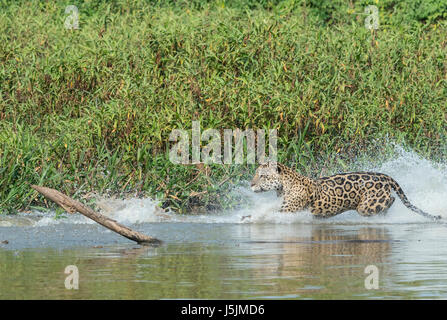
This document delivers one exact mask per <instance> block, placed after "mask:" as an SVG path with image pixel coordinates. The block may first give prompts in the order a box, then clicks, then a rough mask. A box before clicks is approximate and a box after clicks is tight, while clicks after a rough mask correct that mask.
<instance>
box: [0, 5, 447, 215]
mask: <svg viewBox="0 0 447 320" xmlns="http://www.w3.org/2000/svg"><path fill="white" fill-rule="evenodd" d="M310 2H312V1H310ZM363 2H364V1H363ZM269 3H270V2H269ZM269 3H264V2H261V5H255V4H253V3H252V2H251V1H246V2H244V1H234V2H223V1H211V2H206V1H194V2H191V3H190V4H187V2H182V1H180V2H172V3H170V2H166V3H164V2H163V3H157V2H154V1H124V0H123V1H112V2H102V1H83V2H76V1H75V3H74V4H75V5H77V6H78V8H79V11H80V17H79V18H80V21H79V22H80V29H79V30H66V29H65V28H64V20H65V19H66V17H67V16H68V15H66V14H65V13H64V9H65V6H66V3H65V2H63V1H34V2H32V3H28V2H20V1H18V2H7V1H2V2H0V7H1V8H2V10H0V41H1V43H2V45H1V46H0V66H1V67H0V83H1V85H0V97H1V100H0V211H3V212H10V213H13V212H15V211H16V210H28V209H30V208H33V207H36V206H38V207H42V206H51V204H49V203H46V202H45V200H44V199H43V198H42V197H41V196H39V195H37V194H36V193H35V192H34V191H31V190H30V188H29V184H30V183H33V184H42V185H45V186H48V187H53V188H57V189H59V190H61V191H62V192H65V193H67V194H70V195H74V197H75V198H80V197H82V196H85V195H88V194H90V193H92V192H96V193H101V194H120V195H125V194H132V195H136V196H150V197H154V198H157V199H159V200H161V203H162V205H163V206H164V207H170V208H172V209H174V210H176V211H178V212H180V213H185V212H192V211H209V210H215V209H220V208H222V207H225V206H227V207H228V206H234V205H237V204H238V203H239V202H240V199H238V197H237V196H235V195H234V194H232V193H231V192H230V191H231V190H232V186H233V185H235V184H239V183H243V182H244V181H245V180H246V179H248V178H249V177H250V174H252V173H253V169H254V167H253V166H251V165H242V166H241V165H224V166H223V165H205V166H200V165H199V166H196V165H175V164H172V163H171V162H170V161H169V159H168V156H167V154H168V151H169V147H170V144H169V134H170V133H171V131H172V130H173V129H176V128H179V129H186V130H188V131H189V132H190V130H191V123H192V121H193V120H199V121H200V124H201V127H202V130H204V129H206V128H215V129H236V128H240V129H245V128H252V129H257V128H261V129H266V130H268V129H272V128H277V129H278V138H279V139H278V152H279V159H280V160H282V161H284V162H288V163H291V164H293V165H295V166H297V168H299V169H300V170H301V171H303V172H305V173H307V174H315V173H316V172H317V171H318V170H319V168H320V167H321V166H330V165H331V163H337V161H339V160H337V159H345V160H344V161H345V162H346V161H348V162H349V161H350V159H353V155H354V154H359V153H361V152H362V151H363V150H366V149H368V148H369V146H370V144H371V141H373V140H377V139H381V138H382V137H388V139H391V140H393V141H399V142H403V143H405V144H406V145H408V146H410V147H411V148H413V149H414V150H416V151H417V152H419V153H421V154H423V155H425V156H427V157H437V156H440V155H441V156H442V152H443V151H445V145H446V144H445V141H446V136H447V126H446V121H447V116H446V114H447V112H446V111H447V99H446V98H447V59H446V54H447V50H446V45H447V37H446V35H447V33H446V22H445V21H444V20H442V19H437V20H436V21H432V20H430V21H429V22H430V24H427V23H425V24H424V23H417V24H415V23H408V24H393V19H391V18H389V19H384V21H385V25H381V29H379V30H377V31H373V32H371V31H370V30H367V29H365V27H364V23H363V17H361V16H358V15H357V16H356V15H353V14H348V13H347V12H348V11H349V10H351V11H352V10H354V11H355V10H357V11H359V10H360V9H359V8H360V7H358V6H357V7H354V8H348V7H346V8H345V7H340V8H338V9H337V10H338V11H336V12H335V13H333V14H331V15H327V14H326V15H324V17H323V18H321V17H320V16H319V15H316V14H313V11H315V8H317V9H318V7H312V6H309V5H308V6H303V5H301V2H300V1H285V2H273V4H271V3H270V4H269ZM360 3H362V2H360ZM356 5H358V4H356ZM320 9H322V8H320ZM360 12H361V11H360ZM430 12H431V11H430ZM386 14H387V12H385V13H382V12H381V15H386ZM438 16H439V15H436V17H438ZM376 145H377V144H376ZM348 169H349V168H348Z"/></svg>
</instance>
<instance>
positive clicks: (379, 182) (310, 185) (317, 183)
mask: <svg viewBox="0 0 447 320" xmlns="http://www.w3.org/2000/svg"><path fill="white" fill-rule="evenodd" d="M251 188H252V190H253V191H255V192H262V191H269V190H276V191H277V194H278V196H280V195H283V197H284V200H283V203H282V205H281V211H282V212H296V211H300V210H303V209H306V208H309V209H310V211H311V213H312V214H313V215H314V216H316V217H323V218H326V217H332V216H335V215H337V214H339V213H342V212H344V211H347V210H357V212H358V213H359V214H360V215H362V216H372V215H377V214H380V213H384V212H386V210H387V209H388V208H389V207H391V205H392V204H393V203H394V200H395V198H394V197H393V196H391V191H392V190H394V191H395V192H396V194H397V195H398V197H399V198H400V199H401V201H402V202H403V204H404V205H405V206H406V207H407V208H409V209H411V210H412V211H414V212H416V213H418V214H420V215H422V216H424V217H427V218H430V219H434V220H437V219H440V218H441V217H440V216H433V215H430V214H428V213H426V212H424V211H422V210H421V209H419V208H417V207H415V206H414V205H412V204H411V203H410V202H409V201H408V199H407V197H406V195H405V194H404V192H403V190H402V188H401V187H400V186H399V184H398V183H397V182H396V181H395V180H394V179H393V178H391V177H390V176H388V175H386V174H383V173H376V172H351V173H342V174H336V175H333V176H330V177H323V178H319V179H311V178H308V177H305V176H302V175H300V174H298V173H297V172H295V171H293V170H292V169H290V168H288V167H286V166H284V165H283V164H280V163H276V164H274V163H269V164H261V165H260V166H259V167H258V169H257V170H256V173H255V176H254V177H253V180H252V182H251Z"/></svg>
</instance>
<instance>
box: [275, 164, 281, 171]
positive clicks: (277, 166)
mask: <svg viewBox="0 0 447 320" xmlns="http://www.w3.org/2000/svg"><path fill="white" fill-rule="evenodd" d="M276 172H277V173H281V172H282V168H281V167H280V166H279V165H278V163H277V164H276Z"/></svg>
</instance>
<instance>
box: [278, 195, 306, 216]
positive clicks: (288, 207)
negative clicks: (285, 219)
mask: <svg viewBox="0 0 447 320" xmlns="http://www.w3.org/2000/svg"><path fill="white" fill-rule="evenodd" d="M306 207H307V203H306V201H305V200H304V199H302V198H299V197H294V198H289V197H287V196H285V197H284V200H283V203H282V205H281V209H280V212H297V211H302V210H304V209H306Z"/></svg>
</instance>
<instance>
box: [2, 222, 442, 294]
mask: <svg viewBox="0 0 447 320" xmlns="http://www.w3.org/2000/svg"><path fill="white" fill-rule="evenodd" d="M138 226H139V229H140V230H141V229H143V231H144V232H146V233H148V234H151V235H155V236H159V235H161V234H163V239H166V242H165V243H164V244H163V245H162V246H160V247H156V248H150V247H139V246H137V245H134V244H132V243H131V242H126V241H125V240H124V241H123V240H122V239H120V238H118V239H119V244H116V241H117V240H116V238H115V237H114V236H113V235H111V234H110V233H108V232H107V231H104V230H103V229H97V227H96V226H95V225H83V226H82V228H81V229H79V230H76V228H74V227H73V225H65V226H64V225H63V224H62V225H58V226H57V227H56V228H55V227H54V226H52V227H51V229H48V230H40V231H41V232H40V233H35V234H32V232H34V229H36V228H28V229H26V228H25V229H21V230H22V232H21V234H22V235H23V234H25V233H24V232H23V231H24V230H28V231H30V232H31V234H32V236H33V237H34V238H33V240H35V241H36V242H39V238H40V237H45V234H46V235H47V236H48V234H49V233H50V232H49V231H50V230H51V232H55V233H56V234H59V235H61V234H63V237H62V238H59V239H58V240H57V241H55V242H54V244H56V243H58V244H60V245H59V246H58V245H55V246H52V248H51V249H48V248H36V247H35V248H29V249H24V247H26V246H25V245H24V244H23V243H18V244H17V246H18V247H17V248H16V247H15V244H14V243H15V242H19V240H18V239H19V237H17V238H14V234H17V232H16V230H13V228H11V227H9V228H0V229H1V230H0V232H1V237H2V238H3V237H9V239H11V241H10V243H9V244H3V245H1V246H0V261H1V265H0V298H2V299H24V298H25V299H44V298H48V299H109V298H113V299H162V298H168V299H170V298H214V299H243V298H297V299H304V298H313V299H334V298H336V299H345V298H353V299H365V298H443V299H445V298H447V281H446V280H447V268H446V262H447V259H446V258H447V241H446V240H447V228H445V227H442V226H438V225H436V224H400V225H358V226H356V225H344V224H316V225H312V224H305V225H303V224H289V225H284V224H282V225H278V224H277V225H272V224H200V223H190V224H189V223H164V224H163V223H158V224H144V225H138ZM57 228H60V229H57ZM39 229H42V228H39ZM74 229H75V230H74ZM81 230H82V231H81ZM92 230H93V231H94V232H92ZM73 233H75V235H76V236H78V237H81V238H83V240H84V241H86V242H84V243H82V245H83V246H82V247H79V246H78V247H76V246H70V245H64V243H65V244H66V242H68V243H70V241H71V239H72V238H73V237H74V234H73ZM98 235H99V239H100V240H99V239H98V238H92V237H98ZM0 240H1V239H0ZM30 243H32V241H30V242H28V245H29V244H30ZM86 243H87V244H89V245H88V246H85V244H86ZM92 243H96V244H97V245H98V244H99V245H98V246H96V247H94V246H93V245H90V244H92ZM67 265H76V266H77V267H78V269H79V273H80V279H79V290H67V289H65V287H64V280H65V277H66V276H67V275H65V274H64V270H65V267H66V266H67ZM368 265H375V266H377V267H378V269H379V286H380V287H379V289H378V290H366V289H365V285H364V281H365V278H366V277H367V276H368V274H365V273H364V270H365V268H366V266H368Z"/></svg>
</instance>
